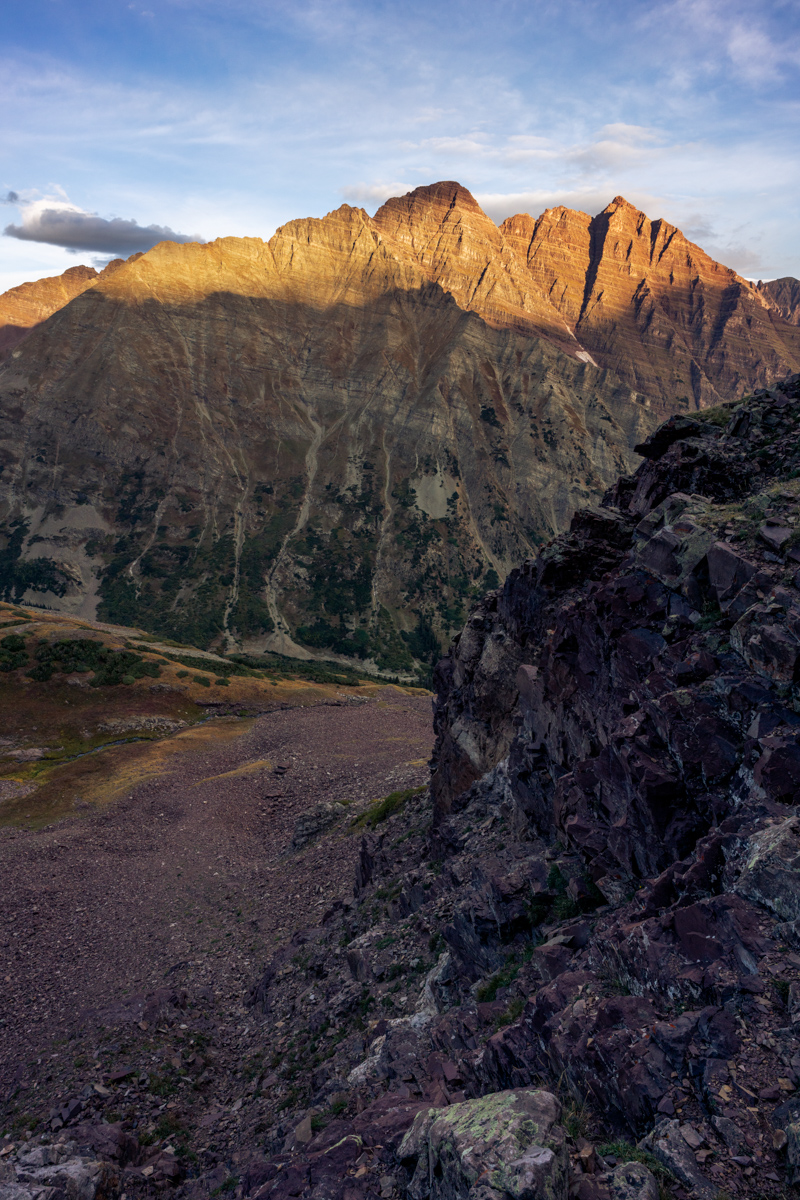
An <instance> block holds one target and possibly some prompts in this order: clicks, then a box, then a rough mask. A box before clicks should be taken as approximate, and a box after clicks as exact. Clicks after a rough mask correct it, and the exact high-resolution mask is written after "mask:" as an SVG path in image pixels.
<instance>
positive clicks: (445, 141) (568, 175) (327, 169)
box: [0, 0, 800, 290]
mask: <svg viewBox="0 0 800 1200" xmlns="http://www.w3.org/2000/svg"><path fill="white" fill-rule="evenodd" d="M798 79H800V0H763V2H760V3H759V2H754V0H663V2H662V0H658V2H652V3H651V2H649V0H641V2H638V3H630V2H627V0H616V2H612V0H557V2H553V3H551V2H550V0H529V2H528V3H517V2H516V0H508V2H503V0H498V2H495V3H492V2H487V0H483V2H482V3H481V2H476V0H464V2H462V3H455V2H451V0H427V2H417V0H409V2H405V3H384V2H382V0H378V2H373V3H365V2H363V0H349V2H347V0H328V2H321V0H311V2H309V0H293V2H291V3H283V2H282V0H276V2H262V3H255V2H253V0H133V2H129V0H5V4H4V6H3V30H2V42H0V94H2V95H3V97H4V103H3V121H2V128H0V146H1V147H2V150H1V151H0V192H1V193H2V197H4V198H5V202H4V204H3V206H2V207H0V227H5V228H6V229H10V230H11V234H10V235H8V236H3V237H0V290H3V289H4V288H7V287H10V286H13V285H14V284H16V283H19V282H21V281H22V280H24V279H34V278H38V277H41V276H43V275H49V274H55V273H58V272H60V271H63V270H64V269H66V268H67V267H68V266H73V265H75V264H76V263H78V262H95V263H100V262H102V261H104V259H105V258H107V257H108V256H109V254H110V253H111V252H112V250H113V245H112V243H113V244H114V245H117V244H118V245H119V248H120V249H122V250H124V252H126V253H130V252H131V247H133V248H136V247H137V246H138V245H140V244H141V245H146V244H148V242H150V241H152V240H154V239H155V238H157V237H160V236H164V231H165V230H166V231H167V232H169V231H172V232H174V233H175V234H176V235H181V236H184V237H191V236H199V237H201V238H203V239H212V238H215V237H219V236H223V235H227V234H237V235H241V234H249V235H256V236H260V237H264V238H268V237H270V236H271V234H272V233H273V232H274V230H275V228H276V227H277V226H278V225H280V224H282V223H283V222H285V221H288V220H291V219H292V218H294V217H301V216H322V215H323V214H324V213H325V212H327V211H329V210H331V209H333V208H336V207H338V206H339V204H341V203H342V202H343V201H348V202H349V203H352V204H361V205H363V206H364V207H365V208H366V209H367V210H368V211H369V212H374V210H375V208H376V207H377V206H378V204H379V203H381V202H382V200H383V199H385V198H386V197H387V196H389V195H393V194H398V193H402V192H404V191H408V190H409V189H410V188H412V187H416V186H418V185H420V184H423V183H430V182H433V181H434V180H437V179H457V180H459V181H460V182H461V183H463V184H464V185H465V186H466V187H468V188H469V189H470V190H471V191H472V192H473V193H474V194H475V195H476V197H477V198H478V200H479V201H480V202H481V203H482V204H483V206H484V208H485V209H486V211H487V212H489V214H490V215H491V216H492V217H493V218H495V219H496V220H500V219H502V218H503V217H505V216H508V215H510V214H511V213H514V212H520V211H527V212H530V213H531V214H533V215H534V216H536V215H538V214H539V213H540V212H541V211H543V209H545V208H546V207H549V206H552V205H554V204H559V203H565V204H569V205H571V206H572V207H576V208H581V209H583V210H584V211H587V212H590V213H595V212H598V211H599V210H600V209H601V208H603V207H604V206H605V204H607V203H608V201H609V200H610V199H612V198H613V196H615V195H617V194H622V195H624V196H626V197H627V198H628V199H629V200H631V201H633V202H634V203H637V204H638V205H639V207H641V208H643V209H644V210H645V211H646V212H647V213H648V215H650V216H651V217H659V216H662V217H666V218H667V219H668V220H670V221H673V222H674V223H675V224H678V225H679V226H680V227H681V228H682V229H683V230H684V232H686V233H687V234H688V235H689V236H690V237H692V238H693V239H694V240H696V241H698V242H699V243H700V244H701V245H703V246H704V248H705V249H707V250H708V251H709V252H710V253H712V254H714V255H715V257H717V258H719V259H720V260H721V261H723V262H725V263H727V264H728V265H730V266H733V267H735V268H736V269H737V270H739V271H740V272H742V273H743V274H746V275H748V276H753V277H762V278H771V277H774V276H777V275H787V274H790V275H796V276H800V221H799V220H798V216H800V212H799V211H798V210H799V209H800V199H798V198H799V197H800V153H798V151H799V150H800V145H798V142H800V85H798ZM114 222H116V223H114ZM149 226H156V227H158V228H157V229H155V230H153V231H152V232H149V233H148V232H147V227H149ZM143 227H144V228H143ZM42 239H44V240H42ZM66 245H68V246H71V247H73V250H75V252H72V253H71V252H70V250H69V249H67V248H65V246H66ZM76 247H77V249H76Z"/></svg>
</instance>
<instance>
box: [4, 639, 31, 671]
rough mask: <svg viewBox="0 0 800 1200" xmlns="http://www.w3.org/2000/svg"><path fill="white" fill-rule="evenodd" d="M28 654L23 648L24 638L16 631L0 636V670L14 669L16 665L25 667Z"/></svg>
mask: <svg viewBox="0 0 800 1200" xmlns="http://www.w3.org/2000/svg"><path fill="white" fill-rule="evenodd" d="M27 665H28V654H27V651H26V649H25V639H24V638H22V637H20V635H19V634H18V633H9V634H7V636H6V637H4V638H0V671H16V670H17V668H18V667H27Z"/></svg>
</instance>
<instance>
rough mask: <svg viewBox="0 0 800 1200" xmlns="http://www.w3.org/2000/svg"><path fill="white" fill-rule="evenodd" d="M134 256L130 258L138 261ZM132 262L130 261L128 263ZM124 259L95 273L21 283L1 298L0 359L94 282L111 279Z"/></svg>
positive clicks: (84, 270) (75, 270)
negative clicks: (110, 276) (109, 277)
mask: <svg viewBox="0 0 800 1200" xmlns="http://www.w3.org/2000/svg"><path fill="white" fill-rule="evenodd" d="M139 257H140V255H138V254H136V255H134V256H133V258H139ZM128 261H129V262H131V261H133V260H132V259H129V260H128ZM124 262H125V259H122V258H115V259H113V260H112V261H111V262H110V263H107V264H106V266H105V267H103V269H102V271H96V270H95V269H94V267H84V266H80V267H69V268H68V270H66V271H65V272H64V274H63V275H52V276H50V277H49V278H47V279H37V280H36V282H35V283H22V284H20V286H19V287H15V288H11V289H10V290H9V291H7V292H4V293H3V295H2V296H0V357H2V356H3V355H5V354H8V352H9V351H11V350H13V349H14V347H15V346H18V345H19V343H20V342H22V341H24V340H25V338H26V337H27V336H28V334H29V333H30V332H31V330H32V329H35V328H36V326H37V325H40V324H41V323H42V321H46V320H47V318H48V317H50V316H52V315H53V313H55V312H58V310H59V309H61V308H63V307H64V306H65V305H66V304H69V302H70V300H74V299H75V297H76V296H80V294H81V292H85V291H86V290H87V288H90V287H92V286H93V285H94V284H95V283H96V282H98V281H99V280H102V279H106V278H108V276H109V275H113V273H114V271H116V270H117V268H118V267H121V266H122V265H123V263H124Z"/></svg>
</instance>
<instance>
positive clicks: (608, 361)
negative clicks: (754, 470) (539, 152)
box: [0, 182, 800, 678]
mask: <svg viewBox="0 0 800 1200" xmlns="http://www.w3.org/2000/svg"><path fill="white" fill-rule="evenodd" d="M792 295H793V293H792V292H791V288H789V289H788V290H787V289H786V288H783V289H780V288H779V289H777V290H776V289H774V288H772V287H771V285H764V286H763V287H756V286H755V285H752V284H750V283H749V282H748V281H746V280H744V279H742V278H741V277H739V276H738V275H736V274H735V273H734V272H733V271H731V270H730V269H728V268H727V267H724V266H721V265H720V264H719V263H716V262H714V261H713V260H712V259H711V258H709V256H708V255H706V254H705V253H704V252H703V251H702V250H701V249H700V248H699V247H697V246H694V245H693V244H692V243H690V242H689V241H687V239H686V238H685V237H684V236H683V235H682V234H681V233H680V231H679V230H677V229H675V228H674V227H673V226H670V225H668V224H667V223H666V222H664V221H651V220H650V219H649V218H648V217H646V216H645V214H643V213H641V212H639V211H638V210H636V209H635V208H634V207H633V206H632V205H630V204H628V203H627V202H626V201H624V200H623V199H621V198H617V199H616V200H614V201H613V202H612V203H611V204H610V205H609V206H608V207H607V208H606V209H605V210H604V212H602V213H601V214H599V215H598V216H596V217H594V218H590V217H589V216H587V215H586V214H583V213H577V212H572V211H570V210H568V209H564V208H557V209H553V210H548V212H546V213H544V214H543V215H542V216H541V217H539V218H538V219H537V220H535V219H533V218H532V217H529V216H527V215H520V216H515V217H512V218H509V220H507V221H505V222H504V223H503V224H502V226H500V227H499V228H498V227H497V226H496V225H495V224H494V223H493V222H492V221H491V220H490V219H489V218H488V217H487V216H486V215H485V214H484V213H483V212H482V210H481V208H480V206H479V205H478V204H477V202H476V201H475V199H474V198H473V197H472V196H471V195H470V194H469V192H467V191H466V189H464V188H463V187H461V186H460V185H459V184H457V183H448V182H444V183H437V184H434V185H432V186H430V187H424V188H418V189H417V190H416V191H414V192H411V193H410V194H409V195H406V196H403V197H399V198H396V199H392V200H390V201H388V202H387V203H386V204H385V205H383V207H382V208H380V209H379V210H378V212H377V213H376V214H375V216H374V217H370V216H368V215H367V214H366V213H365V212H364V211H363V210H362V209H357V208H351V207H349V206H347V205H345V206H343V207H341V208H340V209H338V210H337V211H335V212H332V213H329V214H328V215H327V216H326V217H324V218H323V219H321V220H311V219H309V220H299V221H294V222H291V223H290V224H288V225H286V226H284V227H283V228H281V229H279V230H278V231H277V232H276V234H275V235H274V237H273V238H272V239H271V240H270V241H269V242H268V243H264V242H262V241H260V240H259V239H255V238H223V239H220V240H218V241H216V242H212V243H210V244H208V245H198V244H187V245H177V244H174V243H162V244H161V245H159V246H156V247H155V248H154V249H153V250H151V251H149V252H148V253H147V254H144V255H135V256H133V258H132V259H129V260H128V261H127V262H125V263H119V262H117V263H114V264H110V265H109V267H107V268H106V269H105V270H104V271H103V272H101V273H100V275H94V274H92V273H91V272H90V270H89V269H88V268H75V269H73V271H72V272H67V273H66V275H65V276H63V277H62V278H61V280H55V281H54V280H45V281H41V282H40V283H39V284H31V285H25V286H24V287H23V288H18V289H14V290H13V292H11V293H7V294H6V296H5V297H3V298H1V299H0V321H2V322H3V325H2V333H0V347H2V353H3V362H2V366H1V367H0V441H1V442H2V446H1V447H0V465H2V472H1V473H0V518H2V538H3V548H2V550H1V551H0V586H2V594H3V596H4V597H5V598H6V599H8V600H12V601H29V602H34V603H39V604H45V605H48V606H50V607H53V608H57V609H61V610H62V611H66V612H70V613H72V614H74V615H75V616H79V617H84V618H88V619H96V618H99V619H100V620H103V621H110V622H115V623H117V624H120V625H136V626H138V627H141V628H145V629H147V630H150V631H151V632H154V633H157V634H159V635H161V636H168V637H171V638H173V639H177V640H179V641H183V642H188V643H190V644H194V645H200V646H203V647H205V648H214V649H222V650H226V649H227V650H232V649H238V650H240V651H246V652H253V653H255V652H258V653H261V652H264V651H276V652H278V653H281V654H284V655H293V656H295V657H306V658H309V657H315V656H316V657H325V658H328V659H331V658H333V659H337V658H338V659H340V660H341V659H348V660H350V661H351V662H352V661H353V660H355V661H359V662H361V663H363V664H364V665H365V666H366V667H369V668H370V669H371V670H373V671H380V672H383V673H384V674H387V673H388V674H390V675H395V676H402V677H406V678H409V677H410V675H411V673H413V672H414V670H415V669H417V668H419V667H422V668H423V669H427V668H428V665H429V664H430V663H431V661H432V660H433V659H435V657H437V656H438V654H439V652H440V649H441V648H442V647H443V646H445V645H446V644H447V641H448V639H449V637H450V636H451V635H452V634H453V633H454V632H455V631H456V630H457V629H459V628H460V627H461V625H462V623H463V621H464V619H465V616H466V612H467V609H468V607H469V605H470V604H471V603H472V602H473V601H474V600H475V599H477V597H478V596H479V595H481V594H482V593H483V592H484V591H485V590H486V589H487V588H492V587H494V586H496V584H497V583H499V582H500V581H501V580H502V579H503V578H505V576H506V575H507V574H508V572H509V571H510V570H511V569H512V567H514V566H516V565H517V564H518V563H519V562H521V561H523V560H524V559H526V558H527V557H529V556H530V555H531V553H533V552H534V550H535V547H536V546H538V545H540V544H541V543H542V542H543V541H547V540H548V539H549V538H551V537H553V536H554V535H556V534H558V533H560V532H562V531H563V530H565V529H566V528H567V527H568V525H569V521H570V519H571V517H572V515H573V513H574V512H575V510H576V509H578V508H579V507H581V506H582V505H585V504H587V503H590V502H592V501H596V500H598V499H599V498H600V496H601V495H602V494H603V493H604V491H605V490H606V489H607V488H608V487H609V486H611V485H612V484H613V482H614V480H615V479H616V478H617V477H618V476H619V475H620V474H624V473H626V472H628V471H630V470H631V469H633V468H634V466H635V462H636V458H635V454H634V451H633V448H634V446H635V445H637V444H639V443H640V442H642V440H643V439H644V438H645V437H646V436H647V435H648V434H649V433H651V432H652V431H653V429H654V428H655V426H656V425H657V424H658V422H659V421H660V420H662V419H663V418H664V417H665V416H667V415H669V413H671V412H673V411H678V412H681V413H683V414H684V415H686V416H688V415H690V414H692V413H695V412H696V411H697V410H698V409H702V408H705V407H708V406H709V405H713V404H716V403H718V402H719V401H720V400H723V399H725V400H726V399H731V398H738V397H741V396H742V395H743V394H744V393H745V392H749V391H752V389H753V388H754V387H756V386H771V385H772V384H774V382H775V381H776V380H778V379H780V378H782V377H784V376H785V375H786V374H787V373H788V372H790V371H794V370H797V369H798V368H799V367H800V331H799V330H798V326H797V324H796V322H795V321H794V316H793V314H794V311H795V309H794V307H793V305H794V300H792ZM787 297H788V298H787Z"/></svg>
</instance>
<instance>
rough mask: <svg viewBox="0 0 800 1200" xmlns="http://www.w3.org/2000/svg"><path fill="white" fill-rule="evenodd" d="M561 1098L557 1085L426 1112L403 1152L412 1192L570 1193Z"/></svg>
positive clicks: (559, 1197) (484, 1199) (527, 1199)
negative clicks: (551, 1089) (554, 1089)
mask: <svg viewBox="0 0 800 1200" xmlns="http://www.w3.org/2000/svg"><path fill="white" fill-rule="evenodd" d="M560 1116H561V1105H560V1104H559V1102H558V1100H556V1098H555V1096H553V1095H551V1093H550V1092H542V1091H537V1090H534V1089H521V1090H520V1091H513V1092H495V1093H494V1094H492V1095H489V1096H484V1097H483V1098H481V1099H479V1100H468V1101H465V1102H464V1103H462V1104H454V1105H452V1106H451V1107H450V1108H446V1109H443V1110H436V1109H431V1110H429V1111H428V1112H422V1113H420V1114H419V1116H418V1117H417V1118H416V1120H415V1121H414V1124H413V1126H412V1127H411V1129H410V1131H409V1132H408V1134H407V1135H406V1137H405V1138H404V1140H403V1142H402V1144H401V1146H400V1149H399V1151H398V1157H399V1158H400V1159H401V1160H402V1161H403V1163H404V1165H405V1166H406V1167H407V1169H409V1170H413V1175H412V1178H411V1182H410V1184H409V1187H408V1194H409V1196H410V1197H411V1198H412V1200H457V1198H458V1200H460V1198H463V1200H466V1198H467V1197H470V1198H475V1200H477V1198H478V1197H480V1198H481V1200H495V1198H496V1200H502V1198H503V1197H506V1196H509V1197H513V1198H514V1200H566V1196H567V1190H568V1186H567V1185H568V1178H567V1176H568V1165H569V1164H568V1158H567V1152H566V1145H565V1136H564V1130H563V1129H562V1128H561V1126H560V1125H559V1124H558V1121H559V1119H560Z"/></svg>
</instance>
